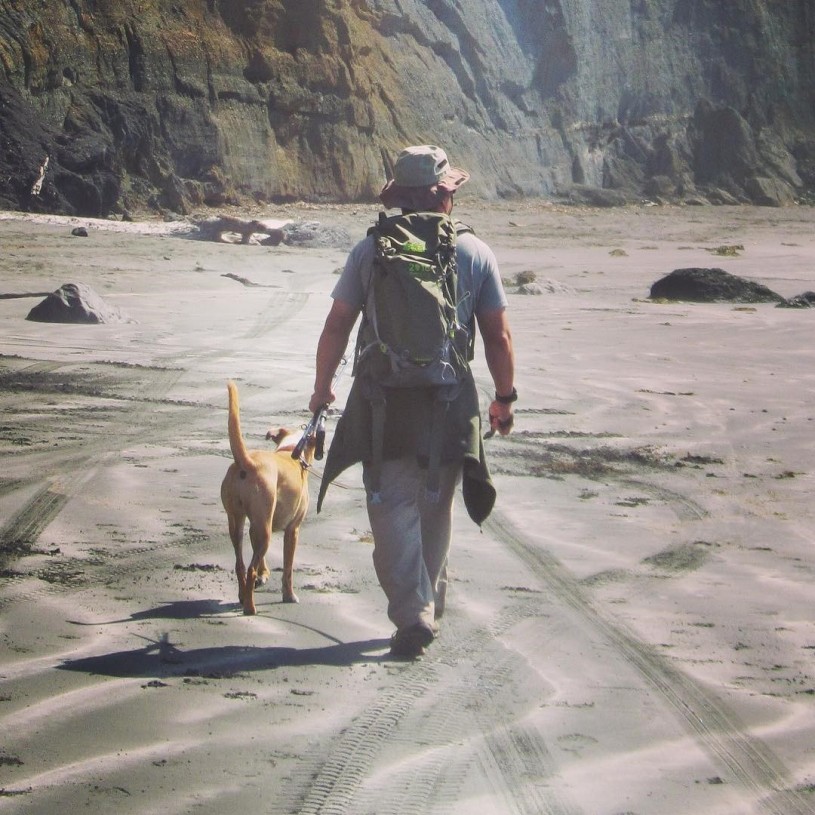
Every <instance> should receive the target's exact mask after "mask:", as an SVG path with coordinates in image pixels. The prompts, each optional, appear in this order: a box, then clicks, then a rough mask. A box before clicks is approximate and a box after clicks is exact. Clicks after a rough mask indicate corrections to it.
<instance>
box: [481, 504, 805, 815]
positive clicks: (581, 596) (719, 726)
mask: <svg viewBox="0 0 815 815" xmlns="http://www.w3.org/2000/svg"><path fill="white" fill-rule="evenodd" d="M681 511H685V510H684V509H682V510H681ZM484 525H485V527H486V528H487V529H488V530H489V531H490V532H491V533H492V534H493V535H494V536H495V537H496V539H497V540H499V541H500V542H502V543H503V544H504V545H505V546H507V547H508V548H509V549H510V550H511V551H512V552H514V553H515V554H516V555H517V556H518V557H519V558H520V559H521V560H522V561H523V562H524V563H525V564H526V565H527V566H528V567H529V569H530V570H531V571H532V572H533V573H534V574H535V575H536V576H537V577H538V578H539V579H541V580H542V581H543V582H544V583H545V584H546V587H547V589H548V590H549V591H550V592H551V593H552V594H553V595H554V596H555V597H557V599H558V600H559V601H560V602H561V603H563V604H564V605H565V606H567V607H569V608H571V609H572V611H574V612H576V613H577V614H578V615H579V617H581V618H582V620H583V621H584V622H586V623H588V624H589V625H590V626H591V627H593V628H594V629H595V630H596V631H598V632H599V633H600V634H601V635H602V636H603V637H605V638H606V639H607V640H608V641H609V642H611V644H612V645H613V646H614V647H615V649H616V650H617V652H618V653H620V654H621V655H622V656H623V658H624V659H625V660H626V661H627V662H628V663H629V664H631V665H632V666H633V667H634V668H636V669H637V671H638V672H639V673H640V674H641V675H642V676H643V677H644V678H645V680H646V681H647V682H648V684H649V685H650V686H651V687H652V688H654V689H655V690H656V691H657V692H658V693H659V694H660V695H661V696H662V697H663V698H664V699H665V700H666V701H667V702H668V703H669V704H670V705H671V706H672V707H673V709H674V710H675V711H676V712H677V715H678V716H679V718H680V719H681V720H682V721H683V722H684V725H685V728H686V729H687V730H688V731H689V732H690V733H691V734H693V735H694V737H695V739H696V741H697V743H698V744H699V745H700V746H701V748H702V749H703V750H704V751H705V752H706V753H707V754H708V755H710V756H711V757H712V758H713V760H714V761H715V762H717V763H718V764H720V765H724V766H725V767H727V769H728V770H729V771H730V773H731V774H732V776H733V778H734V780H735V782H736V783H738V784H739V785H740V786H741V787H742V788H743V789H744V790H746V791H747V792H749V793H750V794H752V795H754V796H755V798H756V800H757V801H758V806H759V807H760V808H761V809H762V811H764V812H766V813H768V815H809V813H811V808H810V802H808V801H806V800H805V799H804V798H803V797H802V795H801V794H800V793H798V792H797V791H796V790H794V789H790V786H789V781H788V775H789V773H788V772H787V770H786V768H785V767H784V766H783V764H782V763H781V761H780V760H779V759H778V757H777V756H776V755H775V754H774V753H773V752H772V751H771V750H770V749H769V748H768V747H767V745H765V744H764V743H762V742H761V741H760V740H759V739H756V738H752V737H750V736H749V735H747V734H746V733H745V732H744V731H745V728H744V726H743V724H742V723H741V721H740V720H739V718H738V717H737V716H736V715H735V713H733V712H732V711H731V710H729V709H728V708H727V706H726V705H725V704H724V702H722V700H721V699H719V698H717V697H716V696H715V695H714V694H713V693H711V692H710V691H708V690H706V689H705V688H703V687H702V686H701V685H699V684H698V683H696V682H695V681H694V680H693V679H691V678H690V677H688V676H686V675H685V674H683V673H682V672H681V671H679V670H678V669H677V668H675V667H674V666H673V665H671V664H670V663H669V662H668V661H667V660H665V659H664V658H663V657H662V656H661V655H660V654H659V653H658V652H656V651H655V650H654V649H653V648H652V647H651V646H649V645H647V644H646V643H644V642H642V641H641V640H639V639H637V637H635V636H634V635H633V634H632V633H630V632H629V631H627V630H626V629H625V627H624V626H623V625H622V624H621V623H619V622H617V621H613V620H611V619H609V618H607V617H605V616H604V615H603V614H602V613H601V612H600V611H598V610H597V609H596V608H595V607H594V606H593V605H592V603H591V601H590V600H589V599H588V597H587V596H586V594H585V593H584V591H583V589H582V588H581V586H580V584H579V583H578V582H577V580H575V579H574V578H573V577H572V576H571V575H570V574H569V573H568V571H567V570H566V569H565V568H564V567H563V566H562V565H561V564H560V563H559V561H558V560H557V559H556V558H554V557H553V556H552V555H551V554H549V553H548V552H547V551H546V550H545V549H543V548H541V547H540V546H539V545H536V544H535V543H534V542H533V541H532V540H530V539H528V538H526V537H525V536H524V535H523V534H522V533H521V532H520V531H519V530H518V529H517V528H515V526H514V525H513V524H511V523H510V522H509V521H508V520H507V519H506V518H505V517H504V516H502V514H501V513H500V512H498V511H495V512H493V514H492V515H491V516H490V518H489V519H488V520H487V521H486V522H485V524H484Z"/></svg>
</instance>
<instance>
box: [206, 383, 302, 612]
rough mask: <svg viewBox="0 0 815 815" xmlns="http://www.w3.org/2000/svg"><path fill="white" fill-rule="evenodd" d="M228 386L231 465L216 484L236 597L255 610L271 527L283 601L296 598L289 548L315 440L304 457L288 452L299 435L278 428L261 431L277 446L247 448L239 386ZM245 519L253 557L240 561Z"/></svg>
mask: <svg viewBox="0 0 815 815" xmlns="http://www.w3.org/2000/svg"><path fill="white" fill-rule="evenodd" d="M227 388H228V390H229V447H230V449H231V450H232V457H233V458H234V459H235V462H234V464H231V465H230V466H229V469H228V470H227V471H226V475H225V476H224V480H223V483H222V484H221V501H222V503H223V505H224V509H225V510H226V514H227V518H228V520H229V537H230V538H231V539H232V545H233V546H234V547H235V574H236V575H237V577H238V601H239V602H240V603H241V604H242V605H243V613H244V614H255V613H256V609H255V599H254V594H255V587H256V586H260V585H263V584H264V583H265V582H266V581H267V580H268V578H269V567H268V566H267V565H266V552H267V551H268V550H269V542H270V540H271V537H272V532H278V531H280V530H281V529H282V530H283V602H284V603H297V602H298V599H297V595H296V594H295V593H294V587H293V579H292V576H293V572H294V552H295V550H296V549H297V539H298V536H299V533H300V525H301V524H302V523H303V519H304V518H305V517H306V510H307V509H308V498H309V496H308V485H307V483H306V482H307V478H308V469H309V465H310V464H311V462H312V460H313V459H314V446H315V444H314V439H310V440H309V442H308V443H307V444H306V447H305V450H304V451H303V460H302V461H297V460H295V459H293V458H292V457H291V451H292V450H293V449H294V446H295V444H296V443H297V441H298V439H299V436H298V434H295V433H293V432H292V431H289V430H286V429H285V428H280V429H279V430H277V431H275V432H273V431H271V430H270V431H269V432H268V433H267V434H266V438H267V439H271V440H273V441H274V442H275V443H276V444H277V449H276V450H247V449H246V445H245V444H244V442H243V436H242V435H241V422H240V412H239V405H238V389H237V387H236V385H235V383H234V382H229V383H228V385H227ZM247 518H248V519H249V540H250V541H251V543H252V560H251V561H250V562H249V568H246V567H245V565H244V561H243V529H244V523H245V521H246V519H247Z"/></svg>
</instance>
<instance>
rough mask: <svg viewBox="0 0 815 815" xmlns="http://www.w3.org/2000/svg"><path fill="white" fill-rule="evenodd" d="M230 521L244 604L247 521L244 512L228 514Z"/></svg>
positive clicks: (236, 572)
mask: <svg viewBox="0 0 815 815" xmlns="http://www.w3.org/2000/svg"><path fill="white" fill-rule="evenodd" d="M227 520H228V522H229V537H230V539H231V541H232V546H233V548H234V549H235V575H236V576H237V578H238V602H239V603H240V604H241V605H243V601H244V596H245V595H246V565H245V564H244V562H243V528H244V525H245V523H246V516H245V515H243V514H238V515H233V514H232V513H231V512H230V513H228V515H227Z"/></svg>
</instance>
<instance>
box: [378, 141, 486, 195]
mask: <svg viewBox="0 0 815 815" xmlns="http://www.w3.org/2000/svg"><path fill="white" fill-rule="evenodd" d="M469 177H470V174H469V173H468V172H467V171H466V170H461V169H458V168H457V167H452V166H451V165H450V162H449V160H448V158H447V153H445V152H444V150H442V149H441V147H437V146H436V145H435V144H420V145H414V146H413V147H406V148H405V149H404V150H402V152H401V153H399V155H398V156H397V158H396V164H395V165H394V168H393V178H392V179H391V180H390V181H388V183H387V184H385V186H384V187H383V188H382V192H380V193H379V200H380V201H381V202H382V203H383V204H384V205H385V206H386V207H388V208H393V207H402V208H405V209H421V208H423V207H420V206H416V204H417V203H419V202H427V203H428V204H429V203H431V202H434V201H437V200H438V198H439V197H440V196H439V193H454V192H456V190H458V188H459V187H460V186H461V185H462V184H464V183H465V182H466V181H467V180H468V179H469Z"/></svg>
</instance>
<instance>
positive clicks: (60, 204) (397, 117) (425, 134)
mask: <svg viewBox="0 0 815 815" xmlns="http://www.w3.org/2000/svg"><path fill="white" fill-rule="evenodd" d="M814 42H815V7H813V4H812V0H783V2H780V0H728V2H726V3H723V2H720V0H467V2H466V3H463V2H461V1H460V0H425V1H424V2H419V1H418V0H367V2H366V0H120V2H117V3H109V2H102V0H0V206H4V207H11V208H20V209H39V210H50V211H61V212H74V213H81V214H86V215H107V214H110V213H115V212H118V211H122V210H123V209H125V208H138V207H140V206H143V205H145V204H147V205H150V206H153V207H157V208H162V209H166V210H172V211H177V212H184V211H186V210H188V209H189V208H190V207H194V206H199V205H202V204H210V205H219V204H223V203H225V202H229V201H234V202H239V201H246V200H247V199H252V198H254V199H256V200H260V201H268V200H286V199H305V200H316V201H337V200H346V201H347V200H365V199H372V198H373V197H374V196H375V195H376V193H377V192H378V190H379V188H380V186H381V184H382V183H383V181H384V179H385V176H386V174H387V171H388V167H389V161H390V158H391V157H392V156H393V155H394V154H395V152H396V151H398V150H399V149H400V148H401V147H402V146H404V145H405V144H407V143H416V142H434V143H440V144H442V145H444V146H445V147H446V148H447V150H448V153H449V154H450V155H451V157H452V159H453V160H454V161H455V162H456V163H459V164H461V165H462V166H465V167H467V168H469V169H470V170H471V171H472V174H473V180H472V182H471V185H470V189H473V190H474V191H475V192H477V193H479V194H480V195H483V196H485V197H490V196H510V195H571V196H573V197H579V198H580V199H581V200H589V201H596V202H598V203H604V204H608V203H615V202H621V201H626V200H633V199H639V198H641V197H643V196H650V197H660V198H665V199H685V200H688V199H695V200H702V199H704V200H709V201H712V202H714V203H715V202H731V201H732V202H735V201H752V202H755V203H762V204H780V203H787V202H792V201H793V200H794V199H795V198H796V197H797V196H801V195H805V194H806V193H807V191H808V190H812V189H813V188H815V118H814V117H813V111H814V110H815V45H813V43H814ZM46 159H47V163H46Z"/></svg>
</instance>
